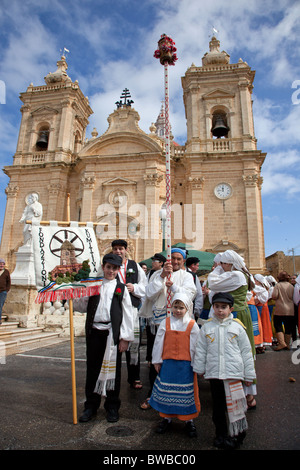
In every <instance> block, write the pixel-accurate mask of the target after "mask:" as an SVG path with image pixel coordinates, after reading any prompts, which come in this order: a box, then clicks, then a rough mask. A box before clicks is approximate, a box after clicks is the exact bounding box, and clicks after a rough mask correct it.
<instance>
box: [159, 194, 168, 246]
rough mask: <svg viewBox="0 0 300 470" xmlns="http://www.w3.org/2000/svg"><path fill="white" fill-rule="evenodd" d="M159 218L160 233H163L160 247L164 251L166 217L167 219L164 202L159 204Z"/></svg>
mask: <svg viewBox="0 0 300 470" xmlns="http://www.w3.org/2000/svg"><path fill="white" fill-rule="evenodd" d="M159 218H160V220H161V227H162V234H163V239H162V249H163V251H165V249H166V219H167V209H166V204H165V203H164V204H163V205H162V206H161V209H160V211H159Z"/></svg>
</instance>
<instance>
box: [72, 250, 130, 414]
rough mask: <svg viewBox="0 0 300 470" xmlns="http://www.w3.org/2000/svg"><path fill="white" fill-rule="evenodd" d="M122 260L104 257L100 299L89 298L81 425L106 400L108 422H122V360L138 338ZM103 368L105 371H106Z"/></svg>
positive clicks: (116, 256)
mask: <svg viewBox="0 0 300 470" xmlns="http://www.w3.org/2000/svg"><path fill="white" fill-rule="evenodd" d="M121 265H122V259H121V258H120V256H118V255H114V254H108V255H105V256H104V257H103V264H102V269H103V275H104V279H103V281H102V285H101V289H100V295H95V296H92V297H90V298H89V300H88V305H87V318H86V358H87V362H86V367H87V370H86V384H85V394H86V401H85V404H84V412H83V414H82V416H80V418H79V421H80V422H81V423H84V422H87V421H89V420H90V419H92V418H93V417H94V416H95V415H96V413H97V410H98V408H99V406H100V402H101V395H104V396H106V399H105V403H104V408H105V409H106V411H107V421H109V422H115V421H118V419H119V413H118V410H119V408H120V404H121V401H120V398H119V394H120V385H121V357H122V352H124V351H126V350H127V349H128V344H129V342H130V341H132V340H133V337H134V325H133V317H132V308H131V300H130V296H129V292H128V290H127V288H126V286H125V285H124V284H122V283H120V281H119V280H118V270H119V267H120V266H121ZM102 364H103V367H102Z"/></svg>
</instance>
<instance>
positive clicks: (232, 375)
mask: <svg viewBox="0 0 300 470" xmlns="http://www.w3.org/2000/svg"><path fill="white" fill-rule="evenodd" d="M233 303H234V299H233V297H232V295H230V294H228V293H222V292H219V293H217V294H215V295H214V296H213V298H212V305H213V310H214V312H213V316H212V318H210V319H209V320H208V321H207V322H206V323H205V324H204V325H203V326H202V328H201V330H200V335H199V337H198V342H197V346H196V353H195V357H194V365H193V369H194V372H197V373H198V374H199V375H201V376H202V375H203V376H204V378H205V379H208V380H209V381H210V385H211V393H212V400H213V415H212V419H213V423H214V425H215V428H216V438H215V440H214V445H215V446H216V447H218V448H236V447H238V446H239V444H240V443H242V441H243V439H244V437H245V434H246V432H245V431H246V429H247V427H248V424H247V420H246V416H245V411H246V409H247V402H246V398H245V394H244V389H243V382H244V384H245V385H246V386H250V385H251V383H252V382H253V380H254V379H255V378H256V374H255V368H254V360H253V355H252V351H251V344H250V341H249V339H248V336H247V333H246V330H245V327H244V325H243V324H242V323H241V322H240V321H239V320H238V319H234V318H233V315H232V313H231V312H232V311H233V310H234V309H233ZM227 416H228V419H229V427H228V425H227ZM228 434H229V436H228Z"/></svg>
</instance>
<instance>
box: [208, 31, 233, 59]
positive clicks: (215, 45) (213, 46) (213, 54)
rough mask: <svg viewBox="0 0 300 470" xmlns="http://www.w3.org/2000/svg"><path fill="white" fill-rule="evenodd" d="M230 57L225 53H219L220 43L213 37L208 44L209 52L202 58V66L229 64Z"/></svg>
mask: <svg viewBox="0 0 300 470" xmlns="http://www.w3.org/2000/svg"><path fill="white" fill-rule="evenodd" d="M229 60H230V55H229V54H227V52H225V51H222V52H220V41H219V40H218V39H217V38H216V37H215V36H213V37H212V38H211V41H210V43H209V52H206V54H204V56H203V57H202V65H211V64H217V65H221V64H229Z"/></svg>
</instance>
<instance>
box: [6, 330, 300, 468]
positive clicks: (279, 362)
mask: <svg viewBox="0 0 300 470" xmlns="http://www.w3.org/2000/svg"><path fill="white" fill-rule="evenodd" d="M75 353H76V383H77V386H76V390H77V404H78V416H80V413H81V411H82V407H83V401H84V382H85V340H84V338H76V339H75ZM144 357H145V345H144V344H142V347H141V378H142V381H143V383H144V388H143V389H142V390H140V391H136V390H132V389H130V387H129V385H128V384H127V381H126V375H127V374H126V364H125V363H124V366H123V376H122V392H121V399H122V406H121V409H120V420H119V422H118V423H114V424H110V423H108V422H107V421H106V419H105V413H104V410H103V407H101V408H100V410H99V412H98V415H97V417H96V419H95V420H93V421H91V422H89V423H85V424H81V423H78V424H76V425H74V424H73V420H72V391H71V367H70V359H69V358H70V344H69V341H66V342H63V343H61V344H59V345H55V346H48V347H45V348H41V349H35V350H32V351H28V352H25V353H23V354H18V355H14V356H8V357H7V358H6V363H5V364H0V371H1V373H0V391H1V408H0V423H1V426H0V449H1V450H102V451H106V452H104V453H101V454H99V453H96V455H97V456H98V455H99V456H100V455H101V456H103V457H101V459H102V458H103V459H104V458H109V459H111V458H112V457H111V456H112V455H118V456H120V455H123V453H124V455H125V451H132V453H131V455H135V454H136V455H144V454H143V453H142V454H138V451H148V453H149V454H151V455H152V454H154V453H155V452H156V451H157V452H158V451H161V452H162V454H163V455H164V454H168V453H170V452H171V451H173V452H175V453H178V454H185V453H187V454H188V455H194V454H195V455H198V457H199V455H200V454H199V451H212V450H215V449H214V447H213V446H212V441H213V437H214V427H213V425H212V421H211V399H210V391H209V385H208V383H207V382H206V381H205V380H203V379H201V380H200V381H199V385H200V400H201V406H202V412H201V414H200V416H199V417H198V418H197V419H196V420H195V422H196V425H197V430H198V438H197V439H191V438H189V437H187V436H186V435H185V433H184V431H183V424H182V423H180V422H174V424H173V430H172V432H169V433H167V434H165V435H163V436H160V435H158V434H156V433H155V432H154V428H155V426H156V424H157V422H158V421H159V417H158V414H157V412H156V411H155V410H153V409H151V410H148V411H143V410H141V409H140V408H139V404H140V403H141V401H142V400H143V398H144V397H145V396H146V390H147V383H148V367H147V364H146V362H145V360H144ZM124 359H125V357H124ZM299 362H300V349H298V350H297V351H282V352H274V351H272V350H271V349H268V350H267V351H266V353H265V354H262V355H259V356H258V357H257V361H256V367H257V375H258V396H257V409H256V411H251V412H248V413H247V419H248V424H249V430H248V433H247V437H246V440H245V441H244V444H243V446H242V447H241V449H240V450H238V451H237V452H240V451H247V450H299V449H300V419H299V418H300V399H299V397H300V364H297V363H299ZM290 377H293V378H294V379H295V381H294V382H291V381H290V380H289V379H290ZM113 451H122V452H121V454H120V453H115V454H112V452H113ZM216 452H218V453H219V455H220V453H221V454H222V453H223V451H216ZM94 455H95V454H94ZM222 455H223V454H222ZM107 462H108V461H107ZM98 463H101V462H99V461H98ZM103 463H106V462H103ZM110 463H112V462H110ZM114 463H120V464H122V463H124V462H121V461H120V462H117V461H116V462H114ZM127 463H128V462H127ZM148 463H149V462H148ZM150 463H153V462H150ZM165 463H168V462H165ZM169 463H170V462H169ZM191 463H193V462H191ZM274 464H275V462H274Z"/></svg>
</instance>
